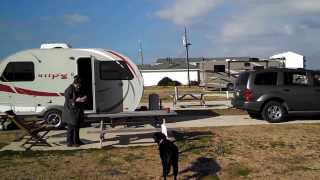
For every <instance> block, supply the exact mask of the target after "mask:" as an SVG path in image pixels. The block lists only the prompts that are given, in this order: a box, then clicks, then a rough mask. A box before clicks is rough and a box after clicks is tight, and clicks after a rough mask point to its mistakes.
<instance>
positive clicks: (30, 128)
mask: <svg viewBox="0 0 320 180" xmlns="http://www.w3.org/2000/svg"><path fill="white" fill-rule="evenodd" d="M5 114H6V115H7V118H8V119H9V120H11V121H12V122H14V123H15V124H16V125H17V126H18V127H19V128H20V129H21V130H23V131H24V134H23V135H22V136H21V138H20V139H22V138H24V137H25V136H27V140H26V141H25V142H24V143H23V144H22V145H21V147H23V148H25V149H26V150H29V149H31V148H32V147H33V146H35V145H37V146H49V147H51V145H50V144H49V143H48V142H47V141H46V139H45V136H46V135H47V134H48V133H49V132H50V131H51V130H53V129H55V127H53V126H48V125H46V124H44V123H39V121H38V119H31V120H30V119H29V120H27V119H25V118H22V117H19V116H17V115H16V114H15V113H14V112H13V111H6V112H5ZM28 136H29V137H28ZM27 144H30V146H28V147H27Z"/></svg>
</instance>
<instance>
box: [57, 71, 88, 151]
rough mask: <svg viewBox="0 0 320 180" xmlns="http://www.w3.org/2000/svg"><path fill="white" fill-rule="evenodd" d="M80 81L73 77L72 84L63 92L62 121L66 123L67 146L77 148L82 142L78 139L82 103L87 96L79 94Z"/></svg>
mask: <svg viewBox="0 0 320 180" xmlns="http://www.w3.org/2000/svg"><path fill="white" fill-rule="evenodd" d="M80 86H81V79H80V77H79V76H74V80H73V83H72V84H71V85H70V86H69V87H68V88H67V89H66V90H65V92H64V97H65V103H64V111H63V114H62V117H63V121H64V122H65V123H67V128H68V130H67V146H68V147H79V146H80V145H83V142H81V141H80V138H79V129H80V123H81V121H82V120H83V117H84V113H83V108H82V107H83V103H85V102H86V101H87V96H82V95H81V93H80Z"/></svg>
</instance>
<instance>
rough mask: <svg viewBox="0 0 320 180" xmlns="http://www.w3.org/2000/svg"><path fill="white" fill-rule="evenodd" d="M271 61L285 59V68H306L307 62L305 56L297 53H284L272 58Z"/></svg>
mask: <svg viewBox="0 0 320 180" xmlns="http://www.w3.org/2000/svg"><path fill="white" fill-rule="evenodd" d="M270 59H283V61H284V65H285V68H305V67H306V60H305V57H304V56H303V55H300V54H297V53H295V52H291V51H288V52H284V53H281V54H276V55H273V56H271V57H270Z"/></svg>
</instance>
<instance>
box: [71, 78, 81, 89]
mask: <svg viewBox="0 0 320 180" xmlns="http://www.w3.org/2000/svg"><path fill="white" fill-rule="evenodd" d="M73 85H74V87H76V88H78V89H79V88H80V86H81V78H80V76H78V75H75V76H74V79H73Z"/></svg>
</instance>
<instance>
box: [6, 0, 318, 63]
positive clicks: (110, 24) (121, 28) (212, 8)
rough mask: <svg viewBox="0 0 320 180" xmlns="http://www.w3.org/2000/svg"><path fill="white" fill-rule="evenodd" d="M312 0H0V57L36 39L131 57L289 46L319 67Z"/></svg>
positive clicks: (242, 52) (253, 52) (262, 53)
mask: <svg viewBox="0 0 320 180" xmlns="http://www.w3.org/2000/svg"><path fill="white" fill-rule="evenodd" d="M319 15H320V1H319V0H304V1H301V0H268V1H263V0H238V1H234V0H161V1H155V0H96V1H88V0H51V1H46V0H42V1H36V0H33V1H31V0H1V1H0V42H1V43H0V57H2V58H3V57H5V56H7V55H9V54H11V53H14V52H16V51H19V50H23V49H30V48H38V47H39V46H40V44H41V43H50V42H53V43H54V42H67V43H69V44H71V45H72V46H73V47H76V48H77V47H79V48H82V47H83V48H89V47H98V48H108V49H113V50H117V51H119V52H121V53H123V54H125V55H127V56H128V57H130V58H131V59H132V60H134V61H135V62H136V63H140V58H139V54H138V49H139V44H138V42H139V40H141V41H142V46H143V52H144V56H145V62H146V63H152V62H154V61H155V60H156V58H160V57H184V49H183V46H182V35H183V31H184V26H187V27H188V30H189V38H190V41H191V43H192V46H191V49H190V56H192V57H221V56H253V57H261V58H267V57H269V56H271V55H274V54H277V53H281V52H285V51H295V52H297V53H300V54H302V55H305V56H306V59H307V67H308V68H312V69H320V62H319V58H320V55H319V54H320V53H319V50H320V48H319V47H320V36H319V34H320V18H319Z"/></svg>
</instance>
